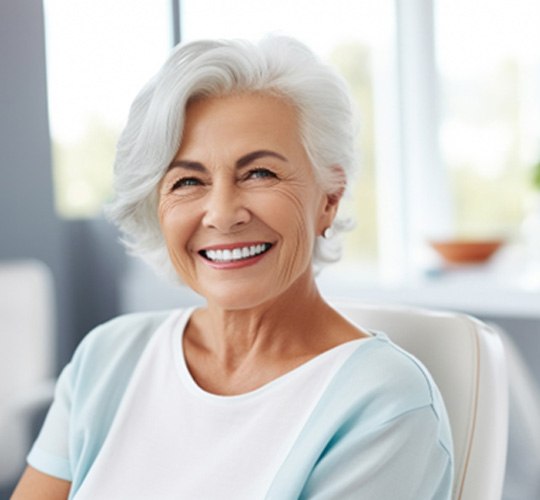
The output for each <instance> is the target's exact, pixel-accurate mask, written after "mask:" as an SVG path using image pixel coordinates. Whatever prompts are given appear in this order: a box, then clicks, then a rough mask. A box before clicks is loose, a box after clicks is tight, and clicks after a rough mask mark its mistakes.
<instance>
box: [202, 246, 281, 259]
mask: <svg viewBox="0 0 540 500" xmlns="http://www.w3.org/2000/svg"><path fill="white" fill-rule="evenodd" d="M270 247H271V245H270V244H269V243H263V244H259V245H251V246H249V247H242V248H234V249H233V250H229V249H224V250H204V251H203V252H202V253H203V254H204V255H205V257H206V258H207V259H209V260H212V261H214V262H233V261H236V260H242V259H247V258H248V257H254V256H255V255H259V254H261V253H264V252H266V251H267V250H269V249H270Z"/></svg>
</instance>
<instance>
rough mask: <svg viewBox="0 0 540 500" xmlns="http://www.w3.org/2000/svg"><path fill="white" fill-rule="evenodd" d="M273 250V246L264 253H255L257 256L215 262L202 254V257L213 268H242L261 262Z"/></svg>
mask: <svg viewBox="0 0 540 500" xmlns="http://www.w3.org/2000/svg"><path fill="white" fill-rule="evenodd" d="M271 250H272V248H270V250H267V251H266V252H264V253H261V254H259V255H255V257H248V258H247V259H242V260H234V261H231V262H215V261H212V260H208V259H205V258H204V257H203V256H201V259H202V260H203V261H204V263H205V264H207V265H208V266H210V267H211V268H212V269H240V268H242V267H249V266H253V265H254V264H257V262H259V261H260V260H261V259H262V258H263V257H264V256H265V255H267V254H268V252H270V251H271Z"/></svg>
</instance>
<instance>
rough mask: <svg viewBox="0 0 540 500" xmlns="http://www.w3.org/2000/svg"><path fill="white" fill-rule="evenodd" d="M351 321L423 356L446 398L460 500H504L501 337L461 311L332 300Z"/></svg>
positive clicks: (504, 395) (505, 401)
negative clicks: (378, 332)
mask: <svg viewBox="0 0 540 500" xmlns="http://www.w3.org/2000/svg"><path fill="white" fill-rule="evenodd" d="M334 305H335V306H336V308H337V309H338V310H339V311H340V312H341V313H342V314H343V315H344V316H346V317H347V318H348V319H349V320H350V321H351V322H353V323H354V324H356V325H358V326H359V327H362V328H364V329H368V330H378V331H383V332H385V333H386V334H387V335H388V336H389V338H390V339H391V340H392V341H393V342H395V343H396V344H398V345H399V346H401V347H403V348H404V349H405V350H406V351H408V352H410V353H411V354H412V355H414V356H415V357H416V358H418V359H419V360H420V361H421V362H422V363H423V364H424V365H425V366H426V368H427V369H428V370H429V372H430V373H431V375H432V377H433V379H434V380H435V383H436V384H437V385H438V387H439V389H440V391H441V394H442V396H443V399H444V402H445V405H446V408H447V411H448V416H449V419H450V425H451V428H452V435H453V441H454V464H455V478H454V488H453V496H452V498H453V499H455V500H458V499H459V500H499V499H500V498H501V495H502V486H503V480H504V471H505V460H506V448H507V432H508V378H507V372H506V363H505V356H504V349H503V346H502V343H501V340H500V338H499V336H498V335H497V334H496V333H495V332H494V331H493V330H491V329H490V328H489V327H488V326H487V325H485V324H484V323H482V322H480V321H478V320H477V319H474V318H472V317H470V316H467V315H464V314H455V313H447V312H435V311H428V310H424V309H416V308H410V307H399V306H372V305H365V304H358V303H354V302H339V303H334Z"/></svg>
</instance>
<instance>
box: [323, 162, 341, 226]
mask: <svg viewBox="0 0 540 500" xmlns="http://www.w3.org/2000/svg"><path fill="white" fill-rule="evenodd" d="M331 168H332V170H334V172H335V175H336V178H338V180H339V183H338V188H337V190H335V191H333V192H331V193H326V194H325V195H324V202H323V203H324V204H323V209H322V212H321V225H322V228H321V234H322V231H324V230H325V229H326V228H327V227H329V226H331V225H332V222H334V219H335V217H336V214H337V211H338V208H339V202H340V201H341V198H342V197H343V194H344V193H345V187H346V183H347V181H346V177H345V172H344V171H343V169H342V168H341V167H340V166H339V165H335V166H332V167H331Z"/></svg>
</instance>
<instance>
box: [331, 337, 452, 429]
mask: <svg viewBox="0 0 540 500" xmlns="http://www.w3.org/2000/svg"><path fill="white" fill-rule="evenodd" d="M325 397H326V398H330V399H332V400H334V402H335V405H336V406H337V407H341V406H345V407H346V408H347V409H348V410H347V411H349V410H352V408H350V407H353V406H354V407H355V409H356V410H357V411H360V412H361V413H362V415H363V416H364V417H367V416H368V415H369V414H371V413H372V412H373V414H374V415H377V419H380V418H381V417H383V418H384V415H386V418H388V419H392V418H395V417H397V416H399V415H400V414H405V413H407V412H409V411H412V410H415V409H418V408H422V407H427V406H431V407H432V408H433V410H434V411H435V413H437V414H438V413H439V412H440V411H441V408H440V407H441V405H442V400H441V398H440V395H439V393H438V389H437V387H436V385H435V383H434V381H433V379H432V378H431V375H430V374H429V372H428V371H427V369H426V368H425V367H424V366H423V364H422V363H421V362H420V361H419V360H418V359H416V358H415V357H414V356H412V355H411V354H409V353H408V352H406V351H404V350H403V349H401V348H400V347H398V346H397V345H396V344H394V343H393V342H391V341H390V340H389V339H388V337H387V336H386V335H384V334H382V333H376V334H375V336H374V338H372V339H369V340H366V341H365V342H363V343H361V344H360V345H359V346H358V347H357V349H356V350H355V351H354V352H353V353H352V354H351V356H350V357H349V358H348V359H347V361H346V362H345V363H344V365H343V366H342V367H341V369H340V370H339V371H338V372H337V373H336V376H335V377H334V379H333V380H332V383H331V384H330V385H329V387H328V390H327V391H326V394H325Z"/></svg>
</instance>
